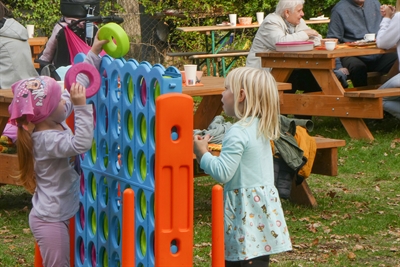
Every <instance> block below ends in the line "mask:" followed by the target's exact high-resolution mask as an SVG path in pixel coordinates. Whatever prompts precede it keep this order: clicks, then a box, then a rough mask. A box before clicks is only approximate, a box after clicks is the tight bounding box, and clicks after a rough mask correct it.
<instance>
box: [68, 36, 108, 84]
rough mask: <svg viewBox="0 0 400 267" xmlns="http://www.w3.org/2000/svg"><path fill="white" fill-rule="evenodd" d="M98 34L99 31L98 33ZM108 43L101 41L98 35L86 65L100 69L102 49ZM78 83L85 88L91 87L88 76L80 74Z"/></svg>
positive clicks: (87, 56)
mask: <svg viewBox="0 0 400 267" xmlns="http://www.w3.org/2000/svg"><path fill="white" fill-rule="evenodd" d="M97 33H98V31H97ZM106 43H108V40H99V38H98V37H97V34H96V36H95V38H94V43H93V46H92V48H91V50H90V51H89V53H88V54H87V55H86V58H85V61H84V62H86V63H89V64H91V65H93V66H95V67H96V69H98V70H99V69H100V63H101V58H100V57H99V54H100V52H101V51H102V49H103V48H102V47H103V45H104V44H106ZM76 80H77V82H79V83H80V84H83V85H84V86H86V87H87V86H89V81H88V78H87V76H86V75H81V74H78V76H77V79H76Z"/></svg>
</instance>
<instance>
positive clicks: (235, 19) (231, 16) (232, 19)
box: [229, 14, 237, 26]
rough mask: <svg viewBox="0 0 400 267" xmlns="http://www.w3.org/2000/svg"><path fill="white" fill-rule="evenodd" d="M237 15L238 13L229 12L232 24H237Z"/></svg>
mask: <svg viewBox="0 0 400 267" xmlns="http://www.w3.org/2000/svg"><path fill="white" fill-rule="evenodd" d="M236 21H237V16H236V14H229V22H230V23H231V25H232V26H236Z"/></svg>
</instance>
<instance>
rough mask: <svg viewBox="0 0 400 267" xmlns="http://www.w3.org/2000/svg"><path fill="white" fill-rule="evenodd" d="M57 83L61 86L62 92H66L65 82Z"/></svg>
mask: <svg viewBox="0 0 400 267" xmlns="http://www.w3.org/2000/svg"><path fill="white" fill-rule="evenodd" d="M57 83H58V84H59V85H60V87H61V92H64V89H65V85H64V81H57Z"/></svg>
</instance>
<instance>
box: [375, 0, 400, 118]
mask: <svg viewBox="0 0 400 267" xmlns="http://www.w3.org/2000/svg"><path fill="white" fill-rule="evenodd" d="M381 13H382V15H383V19H382V21H381V24H380V27H379V31H378V34H377V37H376V45H377V46H378V47H379V48H384V49H389V48H392V47H394V46H396V47H397V55H398V57H399V58H400V31H399V25H400V0H397V1H396V7H393V6H390V5H382V6H381ZM399 70H400V69H399ZM396 87H400V73H398V74H397V75H395V76H393V77H392V78H390V79H389V80H388V81H387V82H385V83H384V84H383V85H382V86H381V87H379V89H385V88H396ZM383 109H384V110H385V111H386V112H388V113H390V114H391V115H393V116H394V117H396V118H398V119H400V97H399V96H393V97H386V98H383Z"/></svg>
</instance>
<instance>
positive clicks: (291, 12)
mask: <svg viewBox="0 0 400 267" xmlns="http://www.w3.org/2000/svg"><path fill="white" fill-rule="evenodd" d="M303 5H304V0H280V1H279V2H278V5H277V6H276V9H275V12H274V13H270V14H268V15H267V16H266V17H265V19H264V21H263V22H262V23H261V25H260V27H259V29H258V31H257V33H256V36H255V37H254V40H253V44H252V46H251V49H250V52H249V55H248V56H247V60H246V67H253V68H261V58H260V57H257V56H256V53H259V52H268V51H275V50H276V47H275V44H276V43H278V42H292V41H313V42H314V45H316V46H317V45H320V44H321V39H322V37H321V35H320V34H319V33H318V32H317V31H315V30H313V29H311V28H310V27H308V26H307V25H306V23H305V21H304V20H303V19H302V18H303V16H304V12H303ZM288 82H290V83H292V91H293V92H296V91H297V90H301V91H305V92H315V91H319V90H321V88H320V87H319V85H318V83H317V82H316V80H315V79H314V77H313V76H312V74H311V72H310V70H306V69H302V70H300V69H299V70H295V71H293V72H292V75H291V76H290V78H289V80H288Z"/></svg>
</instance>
